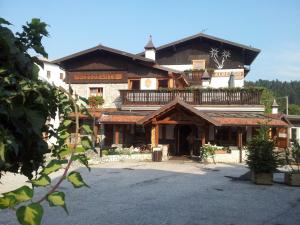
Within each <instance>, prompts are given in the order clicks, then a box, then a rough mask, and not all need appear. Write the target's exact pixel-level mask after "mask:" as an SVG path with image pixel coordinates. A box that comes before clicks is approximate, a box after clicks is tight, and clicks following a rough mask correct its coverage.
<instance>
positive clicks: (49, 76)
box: [47, 70, 51, 79]
mask: <svg viewBox="0 0 300 225" xmlns="http://www.w3.org/2000/svg"><path fill="white" fill-rule="evenodd" d="M47 78H48V79H50V78H51V72H50V71H49V70H47Z"/></svg>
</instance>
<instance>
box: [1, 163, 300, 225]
mask: <svg viewBox="0 0 300 225" xmlns="http://www.w3.org/2000/svg"><path fill="white" fill-rule="evenodd" d="M80 170H82V173H83V177H84V178H85V180H86V182H87V183H88V184H89V185H90V186H91V188H90V189H89V188H81V189H73V188H71V187H70V185H69V184H68V183H66V182H65V183H64V185H63V186H62V188H61V189H62V190H64V191H66V192H67V194H66V201H67V205H68V209H69V212H70V215H69V216H67V215H66V214H65V213H64V211H63V210H62V209H60V208H49V207H48V206H47V204H45V208H46V209H45V211H46V214H45V216H44V218H43V224H47V225H66V224H70V225H71V224H72V225H79V224H80V225H93V224H103V225H117V224H120V225H135V224H136V225H151V224H158V225H163V224H174V225H176V224H178V225H184V224H186V225H194V224H203V225H218V224H220V225H224V224H228V225H246V224H247V225H263V224H264V225H265V224H266V225H269V224H270V225H271V224H272V225H275V224H280V225H297V224H300V188H293V187H288V186H285V185H281V184H275V185H273V186H257V185H253V184H252V183H251V182H248V181H232V179H230V178H228V177H225V176H233V177H238V176H240V175H242V174H244V173H245V172H247V169H246V168H245V167H244V166H243V165H225V164H218V165H216V166H214V165H206V166H205V165H202V164H199V163H195V162H184V161H170V162H162V163H144V162H139V163H110V164H102V165H100V166H97V167H94V168H92V171H91V172H90V173H88V172H86V170H84V169H80ZM278 179H280V177H279V178H278ZM7 185H8V184H7ZM0 188H1V186H0ZM13 221H15V217H14V215H13V213H11V212H6V211H5V212H0V224H3V225H4V224H5V225H9V224H15V223H14V222H13Z"/></svg>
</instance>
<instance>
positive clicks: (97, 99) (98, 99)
mask: <svg viewBox="0 0 300 225" xmlns="http://www.w3.org/2000/svg"><path fill="white" fill-rule="evenodd" d="M88 102H89V106H90V107H92V108H98V107H99V106H101V105H103V104H104V99H103V97H102V96H90V97H89V98H88Z"/></svg>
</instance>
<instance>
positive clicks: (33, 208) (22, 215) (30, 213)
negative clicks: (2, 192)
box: [16, 203, 44, 225]
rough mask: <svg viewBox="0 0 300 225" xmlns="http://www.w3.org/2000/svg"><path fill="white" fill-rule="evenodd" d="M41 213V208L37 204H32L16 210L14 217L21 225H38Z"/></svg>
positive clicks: (42, 211)
mask: <svg viewBox="0 0 300 225" xmlns="http://www.w3.org/2000/svg"><path fill="white" fill-rule="evenodd" d="M43 213H44V210H43V207H42V206H41V205H40V204H39V203H32V204H30V205H27V206H21V207H20V208H18V209H17V212H16V215H17V218H18V221H19V222H20V224H22V225H40V224H41V221H42V217H43Z"/></svg>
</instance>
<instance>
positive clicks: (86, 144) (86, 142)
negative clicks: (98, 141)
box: [80, 137, 92, 149]
mask: <svg viewBox="0 0 300 225" xmlns="http://www.w3.org/2000/svg"><path fill="white" fill-rule="evenodd" d="M80 142H81V145H82V147H83V148H84V149H91V148H92V142H91V140H90V139H89V138H88V137H82V138H81V140H80Z"/></svg>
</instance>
